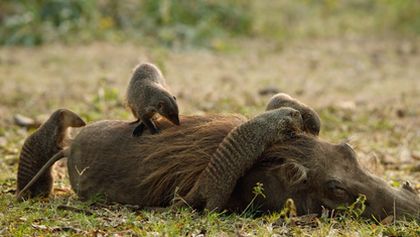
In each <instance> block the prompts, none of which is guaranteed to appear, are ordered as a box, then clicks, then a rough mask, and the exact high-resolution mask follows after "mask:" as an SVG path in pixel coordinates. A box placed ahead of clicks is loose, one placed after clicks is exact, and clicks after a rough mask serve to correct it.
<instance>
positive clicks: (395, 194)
mask: <svg viewBox="0 0 420 237" xmlns="http://www.w3.org/2000/svg"><path fill="white" fill-rule="evenodd" d="M181 120H182V125H181V126H173V125H171V124H170V123H169V122H167V121H164V120H161V121H157V125H158V127H159V128H161V129H162V132H161V133H159V134H155V135H153V136H151V135H150V134H149V133H148V131H145V133H144V135H143V136H141V137H139V138H133V137H132V136H131V132H132V131H133V129H134V127H135V126H136V125H135V124H130V123H128V122H125V121H100V122H96V123H92V124H90V125H88V126H86V127H84V128H83V129H82V130H81V132H80V133H79V134H78V136H77V137H76V138H75V139H74V141H73V142H72V144H71V147H70V150H69V154H68V172H69V176H70V182H71V186H72V188H73V189H74V191H75V192H76V194H77V195H78V196H79V197H80V198H81V199H87V198H90V197H92V196H94V195H97V194H103V195H104V196H105V197H106V200H108V201H112V202H119V203H125V204H135V205H139V206H140V207H166V206H169V205H171V203H172V200H173V199H174V196H177V195H179V196H181V197H185V196H187V194H189V192H190V190H191V189H192V188H193V187H194V185H195V184H196V182H197V180H198V177H200V174H202V172H203V171H204V170H205V169H206V167H207V166H208V164H209V162H210V160H211V159H212V157H213V156H214V154H215V152H216V151H217V150H218V147H219V145H220V144H221V143H222V141H224V139H225V137H226V136H227V135H228V134H229V133H230V132H231V131H232V130H234V128H236V127H238V126H243V125H244V124H245V122H246V119H245V118H243V117H240V116H233V115H231V116H219V115H214V116H182V117H181ZM239 139H242V138H239ZM243 139H244V140H246V139H247V138H243ZM230 149H239V150H240V149H242V148H241V147H232V148H230ZM244 149H245V148H244ZM254 160H255V161H254V163H253V164H252V166H251V167H249V168H246V170H245V171H244V172H243V173H242V174H241V176H240V177H238V178H237V179H235V180H233V181H232V182H233V184H232V187H233V190H232V192H231V194H230V195H229V197H228V198H227V199H226V200H224V202H222V206H220V207H218V208H220V209H227V210H231V211H239V212H240V211H243V210H244V209H245V208H246V207H247V206H248V204H249V203H250V202H251V200H252V199H253V198H254V194H253V192H252V191H253V188H254V187H255V185H256V183H262V184H263V188H264V194H265V196H266V197H265V198H262V197H259V198H257V200H256V202H255V203H254V207H257V209H258V210H259V211H262V212H267V211H278V210H281V209H282V207H283V205H284V203H285V201H286V200H287V199H288V198H292V199H293V200H294V201H295V204H296V208H297V212H298V214H307V213H321V211H322V208H328V209H335V208H337V207H338V206H340V205H346V204H350V203H353V202H354V201H355V200H356V198H357V197H358V196H359V195H360V194H364V195H365V196H366V198H367V199H366V202H365V204H366V209H365V211H364V212H363V214H362V215H363V216H366V217H375V218H378V219H381V218H384V217H386V216H388V215H392V214H395V215H396V216H403V215H409V216H414V217H416V218H418V217H419V213H420V200H419V197H418V196H417V195H416V194H415V193H414V192H413V191H412V190H411V191H410V189H409V188H407V189H404V188H403V189H396V188H393V187H391V186H389V185H387V184H386V182H385V181H383V180H382V179H380V178H378V177H375V176H374V175H371V174H369V173H368V172H366V171H364V170H363V169H362V168H361V167H360V166H359V163H358V161H357V159H356V154H355V152H354V151H353V149H352V148H351V147H350V146H349V145H347V144H345V143H343V144H331V143H329V142H325V141H322V140H320V139H319V138H318V137H316V136H313V135H307V134H301V133H297V134H296V135H295V136H292V137H289V138H286V139H283V140H281V141H276V142H275V143H273V144H269V145H268V146H267V147H266V148H265V149H264V150H263V151H262V154H260V155H258V157H255V159H254ZM227 180H229V179H227ZM227 182H228V181H227ZM229 182H230V181H229ZM229 185H231V184H229ZM215 195H217V194H215ZM193 206H194V205H193ZM194 207H196V208H202V207H203V206H194Z"/></svg>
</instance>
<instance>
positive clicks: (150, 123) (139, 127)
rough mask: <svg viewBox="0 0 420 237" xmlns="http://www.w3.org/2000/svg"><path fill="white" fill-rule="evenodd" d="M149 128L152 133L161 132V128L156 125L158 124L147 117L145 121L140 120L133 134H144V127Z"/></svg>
mask: <svg viewBox="0 0 420 237" xmlns="http://www.w3.org/2000/svg"><path fill="white" fill-rule="evenodd" d="M146 127H147V129H149V131H150V133H151V134H156V133H159V131H160V129H159V128H158V127H156V124H155V123H154V122H153V121H152V120H150V119H149V120H147V119H145V120H144V121H142V122H140V124H139V125H137V127H136V128H134V130H133V136H134V137H139V136H141V134H143V131H144V128H146Z"/></svg>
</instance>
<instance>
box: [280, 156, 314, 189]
mask: <svg viewBox="0 0 420 237" xmlns="http://www.w3.org/2000/svg"><path fill="white" fill-rule="evenodd" d="M281 168H282V173H283V175H284V177H285V179H286V180H287V181H288V182H289V184H290V185H295V184H299V183H304V182H306V180H307V178H308V174H307V168H306V167H305V166H303V165H301V164H298V163H296V162H294V161H291V162H286V163H285V164H283V165H282V166H281Z"/></svg>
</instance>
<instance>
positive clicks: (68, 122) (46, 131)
mask: <svg viewBox="0 0 420 237" xmlns="http://www.w3.org/2000/svg"><path fill="white" fill-rule="evenodd" d="M84 125H86V123H85V122H84V121H83V120H82V119H81V118H80V117H79V116H78V115H77V114H75V113H73V112H72V111H70V110H67V109H58V110H56V111H55V112H54V113H53V114H52V115H51V116H50V117H49V119H48V120H47V121H46V122H45V123H43V124H42V125H41V127H39V128H38V129H37V130H36V131H35V132H34V133H33V134H31V135H30V136H29V137H28V138H27V139H26V140H25V142H24V144H23V146H22V149H21V152H20V158H19V165H18V172H17V188H16V194H17V196H18V199H22V198H25V199H26V198H30V197H35V196H48V194H49V193H50V192H51V188H52V183H53V178H52V176H51V172H47V173H45V174H43V175H42V176H41V177H39V178H38V181H37V182H36V183H34V184H33V185H32V186H31V187H30V189H28V190H27V192H26V191H25V192H22V191H23V189H24V187H25V186H26V185H27V184H28V183H29V182H30V180H31V179H32V178H33V177H34V176H35V174H36V173H37V172H38V170H40V169H41V167H43V166H44V164H45V163H47V161H48V160H49V159H50V158H51V157H52V156H53V155H54V154H56V153H58V152H59V151H61V150H62V149H63V146H64V144H63V140H64V138H65V136H66V131H67V128H68V127H82V126H84ZM49 168H51V167H49Z"/></svg>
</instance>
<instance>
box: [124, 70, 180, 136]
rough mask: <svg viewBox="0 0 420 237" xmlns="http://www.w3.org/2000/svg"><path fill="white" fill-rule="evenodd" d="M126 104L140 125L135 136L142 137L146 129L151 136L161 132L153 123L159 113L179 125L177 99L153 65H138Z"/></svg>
mask: <svg viewBox="0 0 420 237" xmlns="http://www.w3.org/2000/svg"><path fill="white" fill-rule="evenodd" d="M126 102H127V106H128V108H129V109H130V110H131V112H132V113H133V115H134V117H136V118H137V121H135V123H137V122H140V124H139V125H138V126H137V127H136V128H135V129H134V131H133V136H140V135H141V134H142V133H143V130H144V128H145V127H147V128H148V129H149V131H150V133H151V134H155V133H158V132H159V129H158V128H157V127H156V125H155V123H154V122H153V120H152V118H153V116H154V115H155V114H156V113H158V114H160V115H162V116H163V117H165V118H166V119H168V120H169V121H171V122H172V123H174V124H176V125H179V124H180V122H179V117H178V105H177V103H176V98H175V96H173V95H172V94H171V93H170V92H169V91H168V89H167V88H166V84H165V79H164V77H163V76H162V73H161V72H160V70H159V69H158V68H157V67H156V66H155V65H153V64H150V63H144V64H140V65H138V66H137V67H136V68H135V69H134V72H133V75H132V76H131V80H130V83H129V85H128V89H127V95H126Z"/></svg>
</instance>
